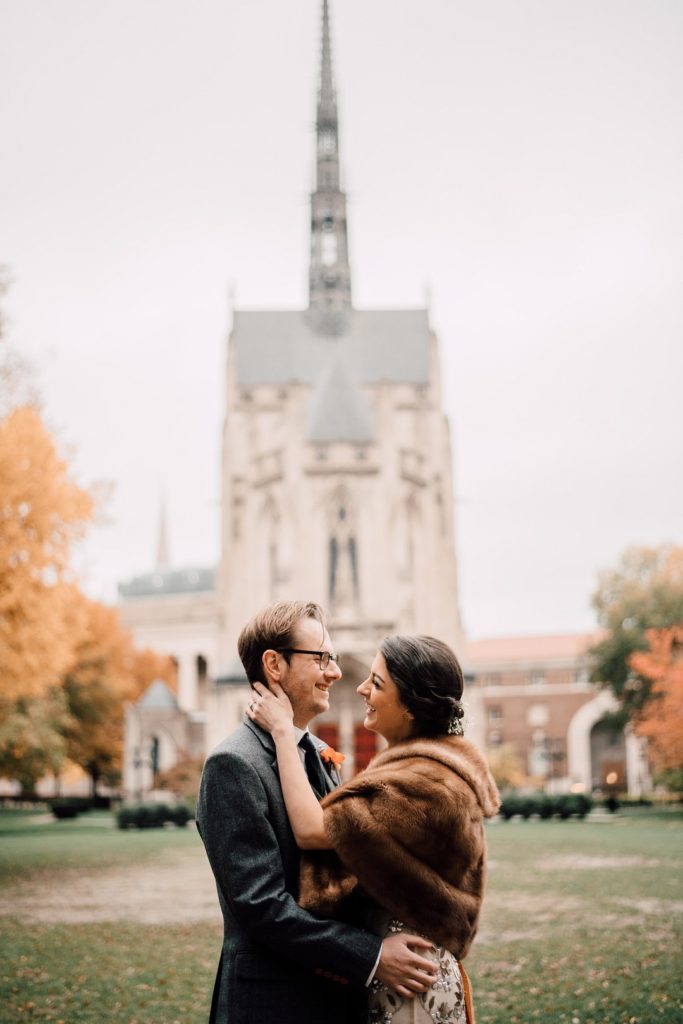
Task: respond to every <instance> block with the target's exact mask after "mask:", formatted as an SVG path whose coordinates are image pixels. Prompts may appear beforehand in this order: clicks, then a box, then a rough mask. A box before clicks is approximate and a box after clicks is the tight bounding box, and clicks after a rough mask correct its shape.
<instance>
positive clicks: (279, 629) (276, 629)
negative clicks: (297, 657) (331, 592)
mask: <svg viewBox="0 0 683 1024" xmlns="http://www.w3.org/2000/svg"><path fill="white" fill-rule="evenodd" d="M302 619H316V620H317V621H318V622H319V623H320V625H321V626H322V628H323V629H325V613H324V612H323V610H322V608H321V607H320V605H319V604H316V603H315V601H277V602H276V603H275V604H270V605H268V607H267V608H264V609H263V610H262V611H260V612H258V613H257V614H256V615H254V617H253V618H252V619H250V620H249V622H248V623H247V624H246V626H245V627H244V629H243V630H242V632H241V633H240V635H239V637H238V639H237V650H238V653H239V656H240V660H241V662H242V664H243V665H244V671H245V672H246V673H247V679H248V680H249V682H250V683H264V684H266V685H267V682H268V681H267V679H266V678H265V675H264V672H263V661H262V658H263V652H264V651H267V650H271V649H272V650H274V651H278V650H282V649H283V648H285V647H291V646H292V638H293V634H294V629H295V628H296V625H297V623H299V622H301V620H302ZM285 658H287V661H289V658H288V656H287V655H286V654H285Z"/></svg>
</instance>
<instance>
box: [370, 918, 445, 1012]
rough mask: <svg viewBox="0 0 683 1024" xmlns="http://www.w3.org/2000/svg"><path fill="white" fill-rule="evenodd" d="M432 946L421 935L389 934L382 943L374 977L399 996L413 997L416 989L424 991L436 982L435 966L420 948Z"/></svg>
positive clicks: (431, 947)
mask: <svg viewBox="0 0 683 1024" xmlns="http://www.w3.org/2000/svg"><path fill="white" fill-rule="evenodd" d="M433 948H434V946H433V944H432V943H431V942H429V941H428V940H427V939H423V938H421V937H420V936H419V935H407V934H405V933H404V932H398V933H397V934H396V935H389V936H388V938H386V939H384V941H383V942H382V953H381V955H380V958H379V964H378V965H377V970H376V971H375V977H376V978H379V980H380V981H383V982H384V984H385V985H387V986H388V987H389V988H391V989H393V990H394V992H398V994H399V995H400V996H408V997H409V998H412V997H413V996H414V995H415V993H416V992H425V991H426V990H427V989H428V988H429V987H430V985H433V984H434V982H435V981H436V965H435V964H434V963H433V961H431V960H427V959H425V957H423V956H420V954H419V953H418V952H417V950H419V949H433Z"/></svg>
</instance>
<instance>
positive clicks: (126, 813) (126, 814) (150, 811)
mask: <svg viewBox="0 0 683 1024" xmlns="http://www.w3.org/2000/svg"><path fill="white" fill-rule="evenodd" d="M192 817H193V815H192V812H191V811H190V809H189V808H188V807H186V806H185V804H178V806H177V807H170V806H169V805H168V804H135V805H128V806H126V807H122V808H121V809H120V810H119V811H118V812H117V814H116V823H117V825H118V827H119V828H163V827H164V825H165V824H166V823H167V822H168V823H170V824H172V825H177V826H178V828H185V826H186V825H187V823H188V821H191V820H192Z"/></svg>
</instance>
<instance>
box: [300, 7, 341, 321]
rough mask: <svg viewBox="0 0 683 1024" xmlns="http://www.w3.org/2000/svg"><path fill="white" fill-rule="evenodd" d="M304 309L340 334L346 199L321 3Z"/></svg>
mask: <svg viewBox="0 0 683 1024" xmlns="http://www.w3.org/2000/svg"><path fill="white" fill-rule="evenodd" d="M309 307H310V310H311V313H312V314H315V315H316V318H317V319H318V321H319V325H320V326H321V328H322V329H323V330H325V331H326V332H328V333H331V334H337V333H339V332H341V331H342V330H343V329H344V322H345V319H346V314H347V313H348V311H349V310H350V308H351V270H350V267H349V253H348V235H347V227H346V196H345V194H344V193H343V192H342V191H341V188H340V174H339V118H338V115H337V95H336V90H335V87H334V74H333V71H332V46H331V43H330V12H329V3H328V0H323V11H322V48H321V62H320V86H319V89H318V105H317V116H316V181H315V192H314V193H313V195H312V196H311V267H310V274H309Z"/></svg>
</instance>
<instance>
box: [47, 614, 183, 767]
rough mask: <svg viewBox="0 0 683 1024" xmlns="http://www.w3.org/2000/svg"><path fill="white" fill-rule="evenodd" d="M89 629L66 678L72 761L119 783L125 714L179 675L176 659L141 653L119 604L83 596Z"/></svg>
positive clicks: (79, 640)
mask: <svg viewBox="0 0 683 1024" xmlns="http://www.w3.org/2000/svg"><path fill="white" fill-rule="evenodd" d="M78 601H79V602H80V605H81V608H82V611H83V618H84V620H85V628H84V629H83V631H82V633H81V635H80V636H79V637H78V640H77V643H76V647H75V653H74V658H73V662H72V664H71V665H70V666H69V668H68V670H67V672H66V673H65V678H64V683H63V685H64V690H65V693H66V695H67V700H68V706H69V711H70V714H71V716H72V719H73V722H74V725H73V727H72V728H70V729H68V730H67V732H66V737H67V751H68V755H69V757H70V758H71V760H72V761H74V762H75V763H76V764H79V765H80V766H81V767H82V768H84V769H85V770H86V771H87V772H88V773H89V774H90V775H91V776H92V777H93V780H97V779H98V778H99V777H100V776H102V775H105V776H107V778H108V780H109V781H114V780H115V777H116V775H117V773H118V772H119V771H120V767H121V754H122V748H123V713H124V706H125V703H126V702H127V701H135V700H137V699H138V697H139V696H140V695H141V694H142V693H143V692H144V690H146V689H147V687H148V686H149V684H150V683H151V682H153V680H155V679H159V678H163V679H165V680H167V681H170V680H172V679H173V674H174V668H173V664H172V662H171V659H170V658H168V657H163V656H161V655H159V654H155V653H154V652H153V651H148V650H145V651H138V650H136V649H135V647H134V646H133V640H132V637H131V635H130V633H129V632H128V631H127V630H126V629H124V627H123V626H122V625H121V622H120V621H119V616H118V612H117V611H116V609H115V608H108V607H106V606H105V605H102V604H99V603H98V602H97V601H90V600H88V599H87V598H86V597H83V595H78Z"/></svg>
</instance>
